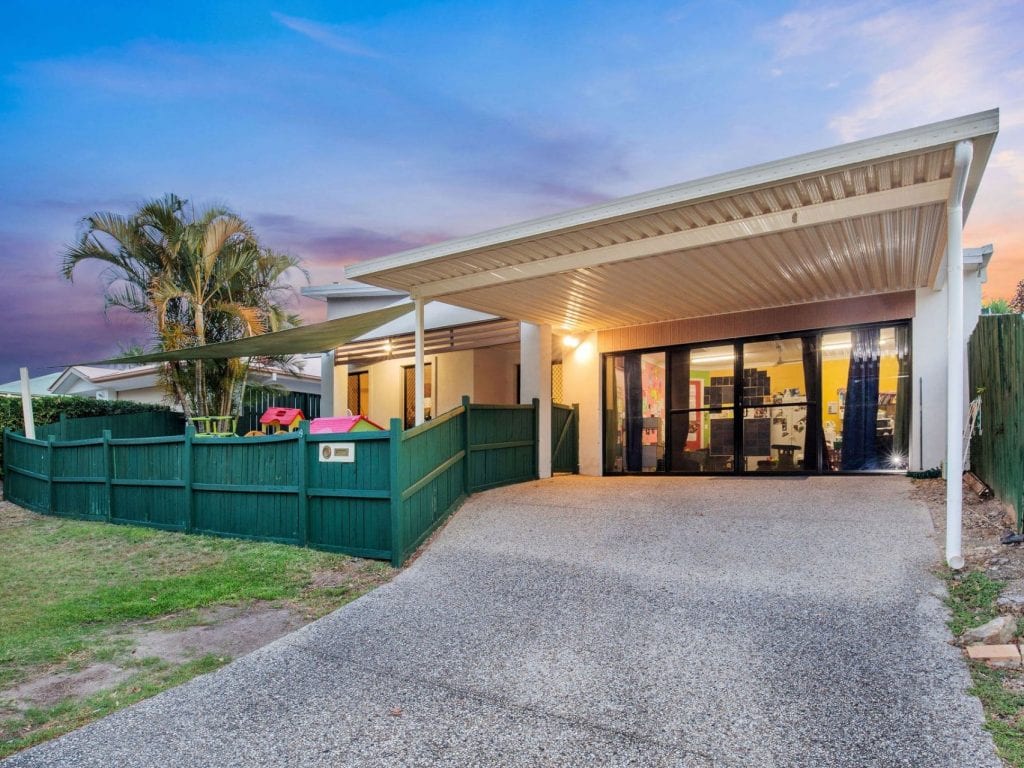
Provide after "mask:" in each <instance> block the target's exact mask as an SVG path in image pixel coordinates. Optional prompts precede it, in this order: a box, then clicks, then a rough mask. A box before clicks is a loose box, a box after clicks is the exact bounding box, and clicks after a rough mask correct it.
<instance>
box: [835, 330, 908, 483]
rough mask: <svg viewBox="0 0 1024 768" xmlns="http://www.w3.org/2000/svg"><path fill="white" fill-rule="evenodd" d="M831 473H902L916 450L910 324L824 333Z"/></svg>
mask: <svg viewBox="0 0 1024 768" xmlns="http://www.w3.org/2000/svg"><path fill="white" fill-rule="evenodd" d="M821 350H822V383H821V388H822V400H823V401H824V402H823V403H822V405H823V407H824V408H823V412H822V416H821V418H822V428H823V435H824V445H825V462H824V464H825V470H826V471H830V472H839V471H842V472H856V471H862V470H868V471H872V470H874V471H877V470H900V469H906V468H907V455H908V453H909V450H910V388H911V387H910V344H909V329H908V328H907V327H906V326H894V327H887V328H886V327H883V328H859V329H855V330H852V331H836V332H833V333H826V334H823V335H822V339H821Z"/></svg>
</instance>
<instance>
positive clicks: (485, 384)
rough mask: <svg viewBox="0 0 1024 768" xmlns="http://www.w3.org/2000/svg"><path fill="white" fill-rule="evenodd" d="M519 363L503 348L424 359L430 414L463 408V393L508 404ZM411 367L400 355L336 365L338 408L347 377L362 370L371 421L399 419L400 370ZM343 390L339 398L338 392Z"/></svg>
mask: <svg viewBox="0 0 1024 768" xmlns="http://www.w3.org/2000/svg"><path fill="white" fill-rule="evenodd" d="M518 360H519V353H518V352H517V351H516V350H508V349H473V350H461V351H458V352H446V353H444V354H440V355H427V356H426V357H425V358H424V363H429V364H430V376H431V391H432V397H431V404H432V408H431V415H433V416H438V415H440V414H442V413H444V412H445V411H450V410H451V409H452V408H457V407H458V406H460V405H462V396H463V395H469V396H470V398H471V399H472V401H473V402H474V403H513V402H514V401H515V393H516V370H515V365H516V362H518ZM412 364H413V358H412V357H403V358H396V359H394V360H382V361H381V362H379V363H373V364H372V365H367V366H363V367H359V368H357V367H355V366H336V367H335V374H334V375H335V387H336V392H337V393H338V394H337V395H336V397H338V398H339V399H338V400H337V403H338V406H339V407H345V406H347V403H348V389H347V387H348V374H349V373H350V372H351V373H356V372H357V371H367V372H369V374H370V378H369V386H370V408H369V411H370V412H369V417H370V420H371V421H375V422H377V423H378V424H380V425H381V426H387V425H388V423H389V421H390V420H391V419H393V418H401V417H402V409H403V405H404V392H403V372H402V368H403V367H405V366H411V365H412ZM341 382H344V385H343V384H342V383H341ZM343 386H344V387H345V390H344V395H342V393H341V392H340V390H341V389H342V387H343Z"/></svg>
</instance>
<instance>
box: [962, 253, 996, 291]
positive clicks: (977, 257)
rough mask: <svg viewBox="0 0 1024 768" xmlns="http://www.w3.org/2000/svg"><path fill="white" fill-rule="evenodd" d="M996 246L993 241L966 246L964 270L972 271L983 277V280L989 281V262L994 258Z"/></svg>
mask: <svg viewBox="0 0 1024 768" xmlns="http://www.w3.org/2000/svg"><path fill="white" fill-rule="evenodd" d="M993 253H995V248H994V247H993V245H992V244H991V243H989V244H988V245H982V246H979V247H977V248H964V271H965V272H967V271H971V272H974V273H975V274H977V275H978V276H979V277H980V278H981V282H983V283H984V282H987V281H988V263H989V262H990V261H991V260H992V254H993Z"/></svg>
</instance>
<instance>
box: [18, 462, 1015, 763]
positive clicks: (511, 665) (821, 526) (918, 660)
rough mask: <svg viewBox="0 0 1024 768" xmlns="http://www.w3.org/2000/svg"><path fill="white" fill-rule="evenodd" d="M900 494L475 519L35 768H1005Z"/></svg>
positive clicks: (535, 498) (846, 487) (700, 496)
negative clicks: (317, 613)
mask: <svg viewBox="0 0 1024 768" xmlns="http://www.w3.org/2000/svg"><path fill="white" fill-rule="evenodd" d="M908 490H909V481H907V480H905V479H903V478H887V477H870V478H849V477H843V478H777V479H764V478H751V479H719V478H715V479H712V478H707V479H701V478H696V479H679V478H605V479H598V478H582V477H566V478H556V479H554V480H547V481H540V482H536V483H529V484H524V485H519V486H513V487H508V488H504V489H499V490H496V491H491V492H488V493H484V494H480V495H477V496H474V497H472V498H471V499H470V500H469V501H468V502H467V503H466V505H465V506H463V508H462V509H461V510H460V511H459V512H458V513H457V514H456V515H455V517H454V518H453V519H452V521H451V522H450V523H449V524H448V526H447V528H446V529H445V530H444V531H443V532H442V533H441V535H440V536H439V537H438V538H437V539H436V540H435V541H434V543H433V544H432V545H431V546H430V547H429V548H428V550H427V551H426V552H425V553H424V554H423V555H422V556H421V557H420V558H419V560H417V561H416V562H415V563H414V564H413V565H412V566H411V567H410V568H409V569H408V570H407V571H405V572H404V573H402V574H401V575H399V576H398V577H397V578H396V579H395V580H394V581H392V582H391V583H389V584H387V585H385V586H383V587H381V588H380V589H378V590H376V591H375V592H373V593H371V594H369V595H367V596H366V597H364V598H362V599H360V600H358V601H356V602H354V603H352V604H350V605H349V606H347V607H345V608H343V609H341V610H339V611H337V612H335V613H333V614H331V615H330V616H328V617H326V618H324V619H322V620H320V621H318V622H316V623H314V624H311V625H309V626H308V627H305V628H303V629H301V630H299V631H298V632H296V633H294V634H292V635H289V636H287V637H285V638H282V639H281V640H278V641H277V642H275V643H273V644H271V645H269V646H266V647H265V648H263V649H261V650H259V651H257V652H255V653H253V654H250V655H249V656H246V657H244V658H242V659H240V660H238V661H236V662H234V663H232V664H230V665H229V666H227V667H225V668H224V669H222V670H220V671H219V672H216V673H214V674H211V675H207V676H204V677H202V678H198V679H196V680H194V681H193V682H191V683H189V684H186V685H183V686H181V687H180V688H177V689H175V690H172V691H169V692H167V693H164V694H162V695H160V696H157V697H155V698H153V699H150V700H148V701H145V702H142V703H141V704H138V705H136V706H134V707H131V708H130V709H127V710H124V711H122V712H120V713H117V714H115V715H112V716H110V717H107V718H106V719H104V720H102V721H100V722H97V723H95V724H93V725H91V726H88V727H86V728H83V729H81V730H79V731H77V732H75V733H72V734H69V735H68V736H65V737H64V738H61V739H58V740H56V741H53V742H50V743H48V744H45V745H42V746H40V747H37V748H35V749H32V750H29V751H27V752H24V753H21V754H19V755H15V756H14V757H13V758H11V759H10V760H9V766H8V764H5V766H4V768H15V766H19V767H20V766H82V767H85V766H102V767H103V768H111V767H113V766H159V768H172V767H173V766H404V765H418V766H434V765H445V766H471V765H472V766H476V765H479V766H492V765H493V766H504V765H509V766H576V765H582V766H604V765H616V766H618V765H636V766H744V767H745V768H746V767H749V766H756V767H759V768H773V767H775V766H779V767H781V766H814V768H823V767H825V766H851V767H853V766H856V767H857V768H863V767H864V766H913V768H945V767H947V766H948V767H949V768H953V767H954V766H955V767H956V768H963V767H965V766H966V767H969V768H989V767H991V768H998V766H999V765H1000V763H999V761H998V760H997V759H996V757H995V755H994V752H993V749H992V744H991V740H990V739H989V737H988V735H987V734H986V733H985V732H984V731H983V730H982V729H981V725H980V723H981V708H980V705H979V704H978V702H977V701H976V700H975V699H973V698H971V697H969V696H967V695H966V694H965V693H964V691H965V688H966V687H967V685H968V683H969V679H968V675H967V671H966V668H965V666H964V663H963V661H962V660H961V658H960V655H959V653H958V651H957V650H956V649H955V648H953V647H951V646H950V645H949V644H948V639H949V636H948V634H947V631H946V629H945V625H944V620H945V613H944V609H943V607H942V603H941V594H942V592H941V586H940V583H939V581H938V580H937V579H936V577H935V576H934V575H933V569H934V568H935V566H936V565H937V564H938V563H939V550H938V546H937V543H936V542H935V540H934V537H933V535H932V527H931V522H930V519H929V516H928V513H927V511H926V510H925V509H924V507H923V506H921V505H920V504H919V503H917V502H915V501H912V500H911V499H910V498H909V497H908Z"/></svg>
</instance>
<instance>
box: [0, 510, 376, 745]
mask: <svg viewBox="0 0 1024 768" xmlns="http://www.w3.org/2000/svg"><path fill="white" fill-rule="evenodd" d="M0 540H2V547H3V556H2V557H0V585H2V591H3V600H2V601H0V691H2V690H4V689H8V688H10V687H11V686H12V685H15V684H17V683H19V682H21V681H24V680H29V679H32V678H34V677H36V676H37V675H39V674H42V673H49V672H53V671H74V670H77V669H82V668H84V667H86V666H87V665H89V664H92V663H94V662H98V661H105V662H111V663H114V664H117V665H119V666H121V667H123V668H125V669H128V670H130V671H131V673H132V677H131V678H129V679H128V680H127V681H125V682H123V683H121V684H119V685H118V686H116V687H115V688H111V689H110V690H103V691H99V692H97V693H95V694H94V695H91V696H89V697H87V698H84V699H81V700H69V701H62V702H58V703H57V704H56V705H54V706H52V707H49V708H47V709H45V710H29V711H27V712H20V713H17V714H12V712H11V708H9V707H8V708H7V709H6V710H3V709H0V757H2V756H4V755H6V754H9V753H11V752H13V751H16V750H18V749H21V748H24V747H26V746H29V745H31V744H33V743H37V742H38V741H41V740H45V739H46V738H51V737H52V736H54V735H57V734H59V733H63V732H65V731H67V730H70V729H72V728H75V727H78V726H80V725H82V724H84V723H85V722H88V721H89V720H91V719H95V718H97V717H101V716H102V715H105V714H107V713H109V712H111V711H113V710H114V709H117V708H119V707H121V706H125V705H127V704H130V703H132V702H134V701H137V700H139V699H141V698H145V697H146V696H151V695H153V694H154V693H157V692H159V691H160V690H163V689H165V688H167V687H170V686H172V685H177V684H179V683H181V682H184V681H185V680H187V679H189V678H190V677H193V676H195V675H197V674H201V673H203V672H208V671H211V670H212V669H215V668H216V667H218V666H220V665H221V664H224V663H226V662H227V661H229V660H230V659H228V658H226V657H218V656H214V657H208V658H200V659H194V660H190V661H189V662H186V663H184V664H170V663H167V662H165V661H159V660H156V659H149V660H137V659H134V658H132V657H131V655H130V650H131V649H130V647H129V644H127V641H126V640H125V632H126V631H128V630H130V629H131V628H132V627H133V626H134V625H135V624H136V623H137V622H139V621H140V620H153V619H160V618H161V617H165V618H166V619H167V622H166V623H165V626H174V627H181V626H183V625H188V624H194V623H197V622H200V621H202V614H201V611H200V610H198V609H202V608H208V607H213V606H222V605H248V604H253V603H255V602H256V601H271V603H272V604H274V605H287V606H289V607H292V608H294V609H295V610H297V611H299V612H301V614H302V615H303V616H305V617H308V618H316V617H318V616H320V615H323V614H325V613H327V612H329V611H330V610H333V609H334V608H337V607H338V606H340V605H343V604H345V603H346V602H349V601H350V600H352V599H354V598H356V597H358V596H359V595H361V594H363V593H365V592H366V591H368V590H370V589H372V588H374V587H375V586H377V585H378V584H380V583H382V582H384V581H386V580H387V579H389V578H390V576H391V574H392V573H393V571H392V569H391V568H390V566H388V565H385V564H383V563H378V562H373V561H365V560H358V559H355V558H350V557H346V556H344V555H333V554H328V553H324V552H317V551H314V550H309V549H301V548H299V547H292V546H286V545H279V544H264V543H252V542H244V541H236V540H230V539H219V538H212V537H206V536H186V535H183V534H176V533H166V532H162V531H155V530H149V529H146V528H137V527H129V526H119V525H110V524H106V523H93V522H78V521H72V520H63V519H58V518H49V517H43V516H40V515H35V514H32V513H28V512H25V511H23V510H21V509H19V508H18V507H15V506H13V505H10V504H4V503H0ZM325 576H326V578H324V577H325ZM314 577H317V578H314ZM316 584H323V585H324V586H315V585H316ZM0 706H2V702H0ZM2 713H6V714H2ZM5 717H6V719H4V718H5Z"/></svg>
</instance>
